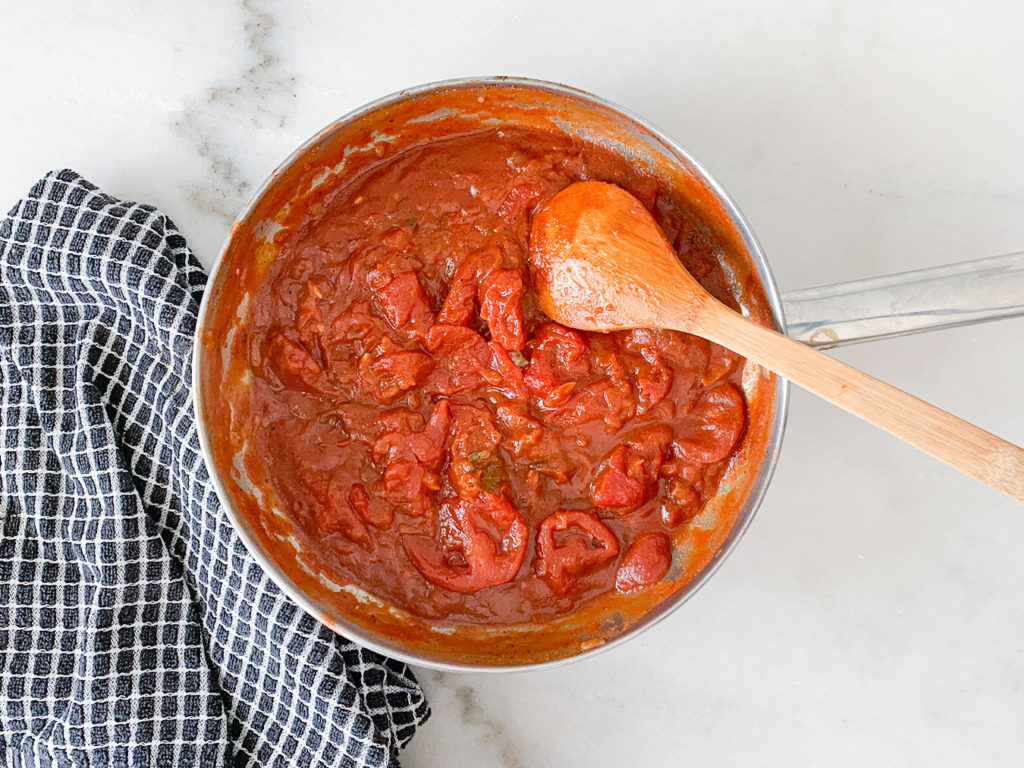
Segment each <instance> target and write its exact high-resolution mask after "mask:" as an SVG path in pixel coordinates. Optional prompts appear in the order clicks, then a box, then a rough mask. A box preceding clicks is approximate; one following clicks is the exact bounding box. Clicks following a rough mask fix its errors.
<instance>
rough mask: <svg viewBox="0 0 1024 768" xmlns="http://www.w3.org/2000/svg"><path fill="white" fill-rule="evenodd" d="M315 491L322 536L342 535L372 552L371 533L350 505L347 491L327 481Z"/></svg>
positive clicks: (318, 522) (317, 517) (317, 520)
mask: <svg viewBox="0 0 1024 768" xmlns="http://www.w3.org/2000/svg"><path fill="white" fill-rule="evenodd" d="M313 490H314V496H315V497H316V498H317V500H318V501H319V504H318V505H317V511H316V522H317V527H318V529H319V531H320V535H321V536H330V535H331V534H335V533H340V534H341V535H342V536H344V537H345V538H347V539H349V540H351V541H353V542H355V543H356V544H358V545H359V546H360V547H362V548H363V549H365V550H367V551H369V550H372V549H373V539H372V538H371V536H370V531H369V530H368V529H367V527H366V525H365V524H364V523H363V521H362V520H361V519H360V518H359V516H358V515H357V514H356V512H355V510H354V509H353V508H352V507H351V506H350V505H349V502H348V498H347V493H346V492H345V489H343V488H342V487H341V486H339V485H338V484H337V483H335V482H333V481H330V480H325V481H321V482H319V483H317V484H316V485H315V486H313Z"/></svg>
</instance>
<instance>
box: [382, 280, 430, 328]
mask: <svg viewBox="0 0 1024 768" xmlns="http://www.w3.org/2000/svg"><path fill="white" fill-rule="evenodd" d="M377 303H378V305H379V307H380V312H381V314H382V315H383V316H384V319H385V320H387V321H388V322H389V323H390V324H391V327H392V328H395V329H397V330H404V331H408V332H410V333H412V334H414V335H423V334H425V333H426V332H427V330H428V329H429V328H430V326H431V325H433V323H434V313H433V312H432V311H431V309H430V302H429V301H428V300H427V295H426V294H425V293H424V292H423V286H421V285H420V280H419V278H418V277H417V276H416V273H415V272H413V271H411V270H410V271H408V272H402V273H400V274H399V275H396V276H395V278H394V279H393V280H392V281H391V282H390V283H388V284H387V285H385V286H384V287H383V288H381V289H380V290H379V291H377Z"/></svg>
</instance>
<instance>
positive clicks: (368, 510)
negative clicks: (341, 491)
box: [348, 483, 395, 528]
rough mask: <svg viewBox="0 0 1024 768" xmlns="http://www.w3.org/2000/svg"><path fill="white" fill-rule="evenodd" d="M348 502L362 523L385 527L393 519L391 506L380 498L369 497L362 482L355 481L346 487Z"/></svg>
mask: <svg viewBox="0 0 1024 768" xmlns="http://www.w3.org/2000/svg"><path fill="white" fill-rule="evenodd" d="M348 503H349V505H350V506H351V507H352V509H354V510H355V511H356V514H357V515H359V517H360V518H362V520H363V522H364V523H368V524H370V525H372V526H374V527H376V528H387V527H388V526H389V525H391V522H392V520H394V517H395V515H394V512H392V510H391V507H390V506H389V505H388V504H385V503H384V502H383V501H382V500H381V499H372V498H370V494H369V493H367V492H366V486H364V485H363V484H362V483H355V484H354V485H353V486H352V487H351V488H349V489H348Z"/></svg>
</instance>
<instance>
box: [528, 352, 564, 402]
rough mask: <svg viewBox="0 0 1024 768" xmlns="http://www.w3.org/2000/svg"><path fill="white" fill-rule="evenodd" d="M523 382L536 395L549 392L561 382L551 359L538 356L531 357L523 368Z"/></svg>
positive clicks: (543, 394) (541, 395)
mask: <svg viewBox="0 0 1024 768" xmlns="http://www.w3.org/2000/svg"><path fill="white" fill-rule="evenodd" d="M523 383H524V384H525V385H526V388H527V389H528V390H530V393H531V394H533V395H536V396H537V397H544V396H545V395H547V394H550V393H551V392H553V391H554V390H555V389H556V388H557V387H558V385H559V384H561V382H560V381H559V379H558V374H557V373H556V372H555V367H554V366H553V365H552V364H551V361H550V360H548V359H547V358H544V357H539V356H537V357H533V358H531V359H530V362H529V363H527V365H526V368H524V369H523Z"/></svg>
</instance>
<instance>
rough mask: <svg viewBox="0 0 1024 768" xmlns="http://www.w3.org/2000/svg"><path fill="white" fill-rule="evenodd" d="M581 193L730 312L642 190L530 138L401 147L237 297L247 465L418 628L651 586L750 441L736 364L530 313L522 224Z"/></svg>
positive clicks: (496, 617) (695, 233)
mask: <svg viewBox="0 0 1024 768" xmlns="http://www.w3.org/2000/svg"><path fill="white" fill-rule="evenodd" d="M583 178H596V179H600V180H603V181H610V182H613V183H617V184H620V185H622V186H623V187H625V188H626V189H628V190H629V191H631V192H632V193H633V194H635V195H636V196H637V197H638V198H639V199H640V200H641V201H642V202H643V203H644V204H645V205H646V206H647V207H648V208H649V209H650V210H651V212H652V213H653V215H654V217H655V219H656V220H657V221H658V223H659V224H660V226H661V227H662V228H663V230H664V231H665V233H666V235H667V237H668V239H669V241H670V242H671V243H673V245H674V247H675V248H676V250H677V251H678V253H679V256H680V258H681V259H682V261H683V263H684V264H685V266H686V267H687V268H688V269H689V270H690V272H691V273H692V274H693V275H694V276H695V277H696V278H697V279H698V280H700V282H701V283H702V284H703V285H704V286H705V287H707V288H708V289H709V290H710V291H711V292H712V293H713V294H715V295H717V296H718V297H719V298H722V299H723V300H727V301H728V300H730V298H731V295H730V291H729V290H728V286H727V283H726V279H725V275H724V274H723V272H722V269H721V267H720V266H719V263H718V260H717V259H716V253H715V249H714V247H713V245H712V243H711V242H710V240H709V239H708V238H707V237H706V236H705V235H704V234H703V230H702V229H701V228H699V227H698V226H697V225H696V224H695V223H694V219H693V218H692V217H691V215H690V213H689V212H688V211H687V210H686V208H685V207H684V206H683V204H681V203H680V202H679V201H678V200H677V199H675V198H673V197H671V196H669V195H667V194H665V193H664V192H663V191H662V190H661V189H660V187H659V184H658V182H657V180H656V179H655V178H654V177H653V176H648V175H645V174H644V173H643V172H640V171H638V170H637V169H636V168H634V167H633V166H632V165H631V164H630V163H629V162H627V161H626V160H625V159H623V158H622V157H621V156H619V155H616V154H613V153H612V152H610V151H608V150H606V149H603V148H599V147H596V146H592V145H589V144H586V143H584V142H581V141H579V140H576V139H572V138H570V137H568V136H565V135H560V134H556V133H551V132H545V131H539V130H530V129H524V128H515V129H508V128H506V129H504V130H498V129H488V130H480V131H477V132H473V133H470V134H465V135H460V136H454V137H449V138H444V139H441V138H433V139H430V140H425V141H422V142H418V143H414V144H410V145H409V146H406V147H404V148H400V150H399V151H392V152H391V153H390V154H389V155H388V156H387V157H386V158H384V159H381V160H380V161H378V162H377V163H376V164H374V165H372V166H371V167H369V168H368V169H366V170H365V171H364V172H362V173H360V174H359V175H358V176H356V177H355V178H352V179H350V180H349V181H347V182H346V183H344V184H342V185H340V186H337V187H334V188H331V189H329V190H328V191H327V192H326V193H325V195H324V196H323V197H322V198H321V199H318V200H316V201H315V203H313V204H310V206H309V208H308V210H307V212H306V216H305V219H304V221H303V223H301V225H299V226H296V227H294V228H292V229H289V230H284V231H282V233H281V237H280V238H279V239H278V245H279V253H278V256H277V258H276V260H275V262H274V263H273V264H272V266H271V267H270V269H269V271H268V273H267V275H266V277H265V278H264V279H263V280H262V281H261V282H260V284H259V286H258V288H257V289H256V290H255V291H254V292H253V294H252V297H251V303H250V305H249V310H248V313H249V314H248V319H247V323H248V328H249V330H248V337H247V338H248V342H247V343H248V358H249V366H250V368H251V370H252V372H253V381H252V385H251V387H249V389H248V391H247V397H248V404H247V407H246V408H244V409H242V408H240V409H239V411H240V412H244V413H247V414H248V420H249V423H248V431H249V432H250V434H252V435H253V436H254V437H255V438H256V439H255V440H253V445H251V448H250V450H251V451H252V453H253V455H254V456H255V458H256V459H257V460H258V461H259V462H260V463H262V465H263V466H264V467H265V468H266V472H265V476H266V477H267V480H268V482H269V484H270V485H271V486H272V487H273V490H274V492H275V495H276V497H277V498H278V499H280V500H282V502H283V503H284V505H285V506H286V507H287V509H286V512H287V513H289V514H290V515H291V516H292V517H293V519H294V520H295V521H296V522H298V523H299V524H300V525H301V526H302V527H303V528H304V529H305V530H306V532H307V533H308V535H309V538H310V540H311V541H314V542H316V543H317V544H316V546H317V547H319V550H320V551H319V554H320V556H321V557H323V558H324V559H325V560H326V561H327V562H330V563H332V565H333V566H334V567H336V568H337V569H338V570H339V571H340V572H342V573H344V574H345V575H346V576H347V577H348V578H349V579H350V580H351V581H352V582H353V583H355V584H357V585H359V586H361V587H363V588H364V589H366V590H367V591H369V592H371V593H373V594H376V595H378V596H379V597H381V598H383V599H385V600H387V601H390V602H392V603H394V604H397V605H399V606H401V607H403V608H405V609H406V610H408V611H409V612H411V613H413V614H415V615H418V616H421V617H425V618H428V619H431V620H437V619H442V618H446V619H448V620H451V621H455V622H468V623H479V624H502V623H517V622H524V621H529V620H533V619H542V618H544V617H550V616H555V615H561V614H565V613H568V612H570V611H572V610H573V609H574V608H576V607H577V606H579V605H580V604H581V603H582V602H584V601H587V600H589V599H591V598H594V597H595V596H597V595H600V594H602V593H606V592H612V591H615V590H618V591H620V592H623V593H633V592H636V591H637V590H644V589H647V588H649V587H650V586H651V585H652V584H654V583H656V582H658V581H659V580H661V579H662V578H664V577H665V576H666V574H667V573H668V572H669V569H670V565H671V553H672V550H671V545H670V536H671V535H672V534H673V532H675V531H677V530H678V529H680V528H681V527H682V526H686V525H688V523H689V521H690V520H691V519H692V518H693V517H694V516H695V515H696V514H697V513H698V512H699V510H700V509H701V507H702V505H703V504H704V503H705V502H706V501H707V500H708V499H709V498H710V497H711V496H713V495H714V494H715V493H716V490H717V487H718V483H719V479H720V478H721V476H722V474H723V472H724V470H725V467H726V464H727V462H728V460H729V457H730V453H731V452H732V451H733V449H734V447H735V446H736V445H737V443H738V442H739V441H740V437H741V434H742V431H743V430H744V428H745V423H746V406H745V403H744V400H743V397H742V395H741V394H740V389H739V387H738V383H739V376H740V372H741V369H742V365H743V361H742V359H740V358H737V357H736V356H735V355H733V354H731V353H730V352H728V351H726V350H724V349H721V348H719V347H716V346H714V345H711V344H710V343H708V342H706V341H704V340H702V339H699V338H696V337H692V336H688V335H685V334H681V333H676V332H669V331H647V330H642V331H629V332H618V333H614V334H596V333H581V332H578V331H574V330H571V329H569V328H565V327H563V326H560V325H557V324H555V323H552V322H551V321H550V320H548V318H546V317H544V316H543V314H542V313H541V312H540V310H539V309H538V306H537V302H536V297H535V295H534V293H533V290H532V287H531V281H530V274H529V268H528V261H527V249H528V242H527V233H528V231H529V223H530V214H531V211H532V210H533V209H534V208H535V207H536V206H537V205H538V204H539V203H541V202H543V201H544V200H546V199H547V198H549V197H550V196H552V195H553V194H555V193H556V192H558V191H559V190H560V189H562V188H564V187H565V186H567V185H568V184H570V183H572V182H573V181H577V180H580V179H583Z"/></svg>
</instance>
